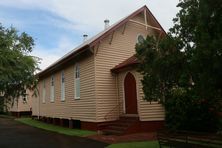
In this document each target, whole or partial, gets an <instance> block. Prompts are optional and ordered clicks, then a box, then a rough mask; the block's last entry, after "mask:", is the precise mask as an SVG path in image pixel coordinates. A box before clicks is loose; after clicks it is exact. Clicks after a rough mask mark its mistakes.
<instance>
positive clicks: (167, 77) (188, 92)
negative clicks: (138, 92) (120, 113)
mask: <svg viewBox="0 0 222 148" xmlns="http://www.w3.org/2000/svg"><path fill="white" fill-rule="evenodd" d="M178 7H180V8H181V9H180V11H179V12H178V13H177V15H176V18H175V19H174V20H173V21H174V26H173V27H172V28H171V29H170V32H169V33H168V35H167V36H166V37H165V38H163V39H161V41H160V42H159V43H157V41H156V40H155V39H154V38H153V37H147V39H146V40H145V41H144V43H142V44H137V45H136V52H137V57H138V59H139V60H140V61H141V63H142V64H141V65H140V66H139V71H140V72H141V73H142V74H143V80H142V84H143V91H144V94H145V97H144V99H146V100H149V101H153V100H160V102H162V103H163V104H164V106H165V109H166V123H167V125H168V127H170V128H175V129H187V130H201V131H203V130H205V131H206V130H216V129H217V128H218V125H219V117H218V115H217V113H218V112H219V111H221V110H220V109H221V100H222V79H221V76H222V27H221V26H222V2H221V1H220V0H214V1H211V0H180V2H179V4H178Z"/></svg>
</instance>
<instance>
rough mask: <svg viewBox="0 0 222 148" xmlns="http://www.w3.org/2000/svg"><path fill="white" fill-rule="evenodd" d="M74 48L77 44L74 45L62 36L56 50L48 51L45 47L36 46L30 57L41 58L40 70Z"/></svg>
mask: <svg viewBox="0 0 222 148" xmlns="http://www.w3.org/2000/svg"><path fill="white" fill-rule="evenodd" d="M75 46H77V44H75V42H74V41H72V40H70V38H68V37H66V36H62V37H61V38H60V39H59V41H58V43H57V45H56V48H53V49H48V48H47V47H42V46H39V45H37V46H36V47H35V48H34V50H33V52H32V53H31V55H33V56H37V57H39V58H41V59H42V60H41V64H40V69H45V68H46V67H48V66H49V65H51V64H52V63H53V62H55V61H57V60H58V59H59V58H61V57H62V56H63V55H64V54H65V53H67V52H69V51H70V50H72V49H74V47H75Z"/></svg>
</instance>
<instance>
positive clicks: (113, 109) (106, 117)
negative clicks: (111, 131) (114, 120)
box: [104, 102, 123, 120]
mask: <svg viewBox="0 0 222 148" xmlns="http://www.w3.org/2000/svg"><path fill="white" fill-rule="evenodd" d="M122 103H123V102H119V103H118V104H117V105H116V106H115V107H114V108H112V109H111V110H110V111H109V112H108V113H106V115H105V116H104V119H105V120H107V119H108V115H109V114H110V113H112V112H113V111H115V110H116V109H117V108H118V107H120V105H122ZM119 114H120V110H119Z"/></svg>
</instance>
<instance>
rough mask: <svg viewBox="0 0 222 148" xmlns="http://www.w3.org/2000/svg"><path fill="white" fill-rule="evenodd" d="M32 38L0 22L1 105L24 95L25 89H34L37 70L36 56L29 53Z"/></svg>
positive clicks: (31, 47)
mask: <svg viewBox="0 0 222 148" xmlns="http://www.w3.org/2000/svg"><path fill="white" fill-rule="evenodd" d="M33 47H34V40H33V39H32V37H31V36H29V35H28V34H26V33H24V32H23V33H21V34H19V33H18V31H17V30H16V29H15V28H13V27H11V28H4V27H3V26H2V25H1V24H0V102H1V105H3V104H5V103H8V102H12V103H13V102H14V99H16V98H18V97H19V96H25V95H26V89H34V88H35V87H36V84H37V79H36V77H35V75H34V72H35V71H36V70H38V61H39V59H38V58H37V57H33V56H31V55H30V53H31V52H32V49H33Z"/></svg>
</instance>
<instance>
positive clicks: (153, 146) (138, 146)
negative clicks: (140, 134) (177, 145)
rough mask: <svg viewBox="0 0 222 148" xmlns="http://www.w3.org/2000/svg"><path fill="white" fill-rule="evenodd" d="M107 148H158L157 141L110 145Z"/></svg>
mask: <svg viewBox="0 0 222 148" xmlns="http://www.w3.org/2000/svg"><path fill="white" fill-rule="evenodd" d="M107 148H159V144H158V141H146V142H128V143H117V144H111V145H109V146H108V147H107Z"/></svg>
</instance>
